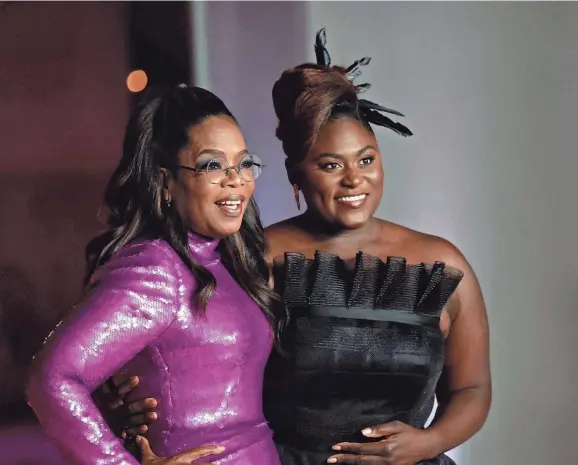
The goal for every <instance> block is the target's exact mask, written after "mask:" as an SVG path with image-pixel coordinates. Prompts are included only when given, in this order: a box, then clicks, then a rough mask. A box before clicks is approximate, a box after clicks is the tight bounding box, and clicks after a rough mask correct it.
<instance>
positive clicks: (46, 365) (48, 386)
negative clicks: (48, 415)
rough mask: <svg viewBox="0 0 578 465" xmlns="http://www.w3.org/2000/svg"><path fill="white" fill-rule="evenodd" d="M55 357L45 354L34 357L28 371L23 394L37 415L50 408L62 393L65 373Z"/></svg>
mask: <svg viewBox="0 0 578 465" xmlns="http://www.w3.org/2000/svg"><path fill="white" fill-rule="evenodd" d="M56 358H57V357H52V356H47V357H41V358H37V357H35V359H34V360H33V362H32V365H31V367H30V369H29V372H28V377H27V380H26V387H25V396H26V402H27V404H28V405H29V406H30V407H31V408H32V410H34V412H35V413H36V415H37V416H38V417H40V416H42V412H43V411H48V410H50V408H51V406H52V405H54V403H55V402H56V403H58V402H59V399H60V398H61V397H62V395H63V394H64V391H65V390H64V385H65V382H66V378H67V377H66V374H65V373H64V372H63V365H62V361H61V363H58V360H56Z"/></svg>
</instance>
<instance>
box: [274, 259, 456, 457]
mask: <svg viewBox="0 0 578 465" xmlns="http://www.w3.org/2000/svg"><path fill="white" fill-rule="evenodd" d="M274 273H275V282H276V286H277V288H278V291H279V292H280V293H281V294H282V296H283V300H284V303H285V305H286V306H287V308H288V309H289V313H290V326H289V328H288V329H287V330H286V331H285V332H284V335H283V345H284V348H285V350H287V351H288V353H289V356H288V357H282V356H280V355H278V354H273V355H272V357H271V359H270V362H269V365H268V367H267V372H266V381H265V395H264V402H265V405H264V408H265V415H266V417H267V419H268V421H269V422H270V424H271V427H272V429H273V431H274V433H275V442H276V444H277V447H278V450H279V453H280V455H281V459H282V462H283V464H284V465H321V464H324V463H326V460H327V458H328V457H329V456H330V455H332V454H333V453H334V452H332V450H331V446H333V445H334V444H336V443H338V442H344V441H348V442H368V441H369V440H368V438H365V437H364V436H362V435H361V430H362V429H363V428H365V427H367V426H372V425H377V424H381V423H387V422H389V421H393V420H399V421H402V422H404V423H408V424H410V425H412V426H414V427H417V428H422V427H424V424H425V422H426V421H427V419H428V417H429V414H430V413H431V411H432V408H433V402H434V396H435V388H436V384H437V382H438V379H439V376H440V374H441V371H442V369H443V366H444V341H443V335H442V333H441V331H440V329H439V318H440V315H441V312H442V310H443V308H444V306H445V304H446V303H447V302H448V300H449V298H450V297H451V295H452V293H453V292H454V291H455V289H456V287H457V286H458V284H459V283H460V281H461V279H462V276H463V275H462V273H461V272H460V271H459V270H456V269H453V268H450V267H447V266H445V265H444V264H443V263H435V264H433V265H426V264H419V265H407V264H406V262H405V260H404V259H403V258H389V259H387V260H386V261H385V262H384V261H381V260H379V259H378V258H375V257H372V256H369V255H366V254H364V253H361V252H360V253H359V254H358V255H357V257H356V259H355V261H354V262H353V263H352V262H346V261H343V260H341V259H340V258H339V257H337V256H335V255H331V254H327V253H320V252H318V253H317V254H316V255H315V258H314V259H313V260H309V259H305V258H304V257H303V256H302V255H300V254H295V253H288V254H286V255H285V257H284V260H283V259H281V260H276V262H275V267H274ZM450 464H452V461H451V459H449V458H448V457H446V456H440V457H438V458H436V459H434V460H430V461H427V462H423V465H450Z"/></svg>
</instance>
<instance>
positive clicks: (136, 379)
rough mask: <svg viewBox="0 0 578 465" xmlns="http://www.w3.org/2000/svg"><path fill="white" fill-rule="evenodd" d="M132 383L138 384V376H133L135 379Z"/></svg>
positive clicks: (132, 379) (131, 380)
mask: <svg viewBox="0 0 578 465" xmlns="http://www.w3.org/2000/svg"><path fill="white" fill-rule="evenodd" d="M130 382H131V384H138V376H133V377H132V378H131V379H130Z"/></svg>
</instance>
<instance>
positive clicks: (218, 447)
mask: <svg viewBox="0 0 578 465" xmlns="http://www.w3.org/2000/svg"><path fill="white" fill-rule="evenodd" d="M224 451H225V448H224V447H223V446H217V448H216V449H215V452H216V453H217V454H220V453H221V452H224Z"/></svg>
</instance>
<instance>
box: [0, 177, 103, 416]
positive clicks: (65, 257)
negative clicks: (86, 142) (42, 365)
mask: <svg viewBox="0 0 578 465" xmlns="http://www.w3.org/2000/svg"><path fill="white" fill-rule="evenodd" d="M108 176H109V173H102V174H99V175H93V174H90V175H87V174H62V175H51V176H48V177H47V176H42V175H34V176H30V177H24V176H20V177H17V178H15V177H10V178H4V179H2V178H0V196H1V197H2V198H4V199H10V201H7V202H3V203H2V204H1V205H0V216H1V217H2V218H3V219H4V221H2V222H1V223H0V372H1V373H10V376H2V377H1V379H0V406H1V407H10V408H12V409H14V410H10V411H9V413H10V412H11V415H9V416H11V417H12V420H11V419H10V418H8V421H13V420H15V419H16V418H14V417H15V416H16V417H19V416H20V415H26V411H27V408H26V407H25V405H24V403H23V387H24V383H25V380H26V371H27V368H28V365H29V362H30V360H31V358H32V356H33V354H34V353H35V352H36V351H37V350H38V348H39V347H40V345H41V343H42V341H43V339H44V338H45V337H46V335H47V334H48V333H49V332H50V330H51V329H52V328H53V327H54V326H55V325H56V323H57V322H58V321H59V320H60V319H61V317H62V315H63V314H64V313H66V312H67V311H68V310H69V309H70V308H71V307H72V305H73V304H74V302H75V301H76V300H77V299H78V298H79V297H80V295H81V291H82V279H83V276H84V247H85V246H86V243H87V242H88V240H90V239H91V238H92V237H93V236H94V235H95V234H96V233H97V232H98V229H99V223H98V220H97V212H98V207H99V205H100V203H101V198H102V193H103V192H104V187H105V185H106V182H107V180H108ZM14 193H18V195H14ZM3 418H6V416H4V415H3Z"/></svg>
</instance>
